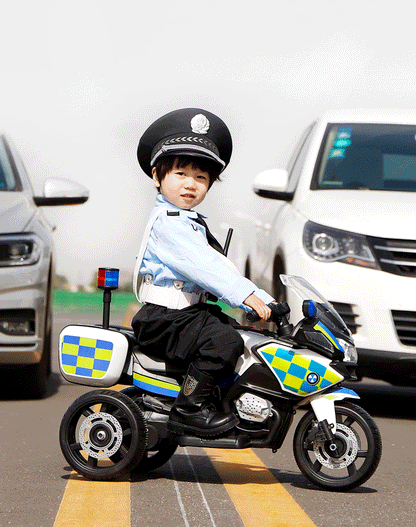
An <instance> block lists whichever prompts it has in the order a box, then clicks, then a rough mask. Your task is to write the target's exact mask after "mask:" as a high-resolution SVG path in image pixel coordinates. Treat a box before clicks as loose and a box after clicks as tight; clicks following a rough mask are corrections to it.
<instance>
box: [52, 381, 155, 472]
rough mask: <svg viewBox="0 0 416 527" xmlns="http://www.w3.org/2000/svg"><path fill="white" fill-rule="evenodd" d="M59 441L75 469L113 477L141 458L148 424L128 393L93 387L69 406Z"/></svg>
mask: <svg viewBox="0 0 416 527" xmlns="http://www.w3.org/2000/svg"><path fill="white" fill-rule="evenodd" d="M98 407H99V408H98ZM59 442H60V445H61V449H62V453H63V455H64V457H65V459H66V460H67V462H68V463H69V465H70V466H71V467H72V468H73V469H74V470H75V471H76V472H78V473H79V474H81V475H83V476H85V477H86V478H88V479H93V480H98V481H105V480H113V479H118V478H120V477H122V476H125V475H126V474H128V473H129V472H131V471H132V469H133V468H134V467H135V466H136V465H137V463H139V461H140V460H141V459H142V457H143V454H144V452H145V451H146V446H147V428H146V423H145V421H144V417H143V414H142V412H141V411H140V409H139V408H138V407H137V406H136V404H135V403H134V402H133V401H131V399H130V398H129V397H128V396H127V395H124V394H122V393H119V392H116V391H113V390H94V391H92V392H89V393H86V394H84V395H81V397H79V398H78V399H76V400H75V401H74V403H73V404H72V405H71V406H70V407H69V408H68V410H67V411H66V413H65V415H64V417H63V418H62V422H61V426H60V430H59Z"/></svg>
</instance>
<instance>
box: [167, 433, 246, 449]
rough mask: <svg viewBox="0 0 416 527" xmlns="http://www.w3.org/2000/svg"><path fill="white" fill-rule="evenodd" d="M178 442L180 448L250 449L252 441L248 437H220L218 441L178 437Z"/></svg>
mask: <svg viewBox="0 0 416 527" xmlns="http://www.w3.org/2000/svg"><path fill="white" fill-rule="evenodd" d="M177 441H178V443H179V445H180V446H194V447H207V448H233V449H239V448H248V447H249V446H250V444H251V440H250V438H249V437H248V436H245V435H242V436H239V437H219V438H217V439H202V438H200V437H194V436H178V438H177Z"/></svg>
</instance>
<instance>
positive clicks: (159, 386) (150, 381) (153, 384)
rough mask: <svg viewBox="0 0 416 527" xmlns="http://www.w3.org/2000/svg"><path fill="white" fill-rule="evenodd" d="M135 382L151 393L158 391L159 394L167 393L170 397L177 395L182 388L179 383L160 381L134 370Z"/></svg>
mask: <svg viewBox="0 0 416 527" xmlns="http://www.w3.org/2000/svg"><path fill="white" fill-rule="evenodd" d="M133 384H134V385H135V386H137V387H139V388H142V390H146V391H147V392H150V393H157V394H159V395H167V396H168V397H177V396H178V393H179V390H180V389H181V388H180V386H179V385H178V384H173V383H171V382H168V381H159V380H158V379H154V378H153V377H148V376H147V375H141V374H140V373H136V372H133Z"/></svg>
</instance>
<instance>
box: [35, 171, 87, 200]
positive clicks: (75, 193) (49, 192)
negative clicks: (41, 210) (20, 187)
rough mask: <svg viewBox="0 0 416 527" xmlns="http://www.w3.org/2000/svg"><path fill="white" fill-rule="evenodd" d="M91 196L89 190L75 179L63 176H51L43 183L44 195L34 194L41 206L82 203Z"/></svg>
mask: <svg viewBox="0 0 416 527" xmlns="http://www.w3.org/2000/svg"><path fill="white" fill-rule="evenodd" d="M88 198H89V191H88V189H87V188H85V187H83V186H82V185H80V184H79V183H76V182H75V181H71V180H70V179H63V178H49V179H47V180H46V181H45V183H44V185H43V196H34V198H33V199H34V201H35V203H36V205H38V206H39V207H41V206H43V207H51V206H53V205H80V204H81V203H85V202H86V201H87V200H88Z"/></svg>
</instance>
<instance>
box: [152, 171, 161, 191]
mask: <svg viewBox="0 0 416 527" xmlns="http://www.w3.org/2000/svg"><path fill="white" fill-rule="evenodd" d="M152 179H153V183H154V185H155V187H156V188H159V187H160V183H159V180H158V179H157V176H156V168H154V167H153V168H152Z"/></svg>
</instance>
